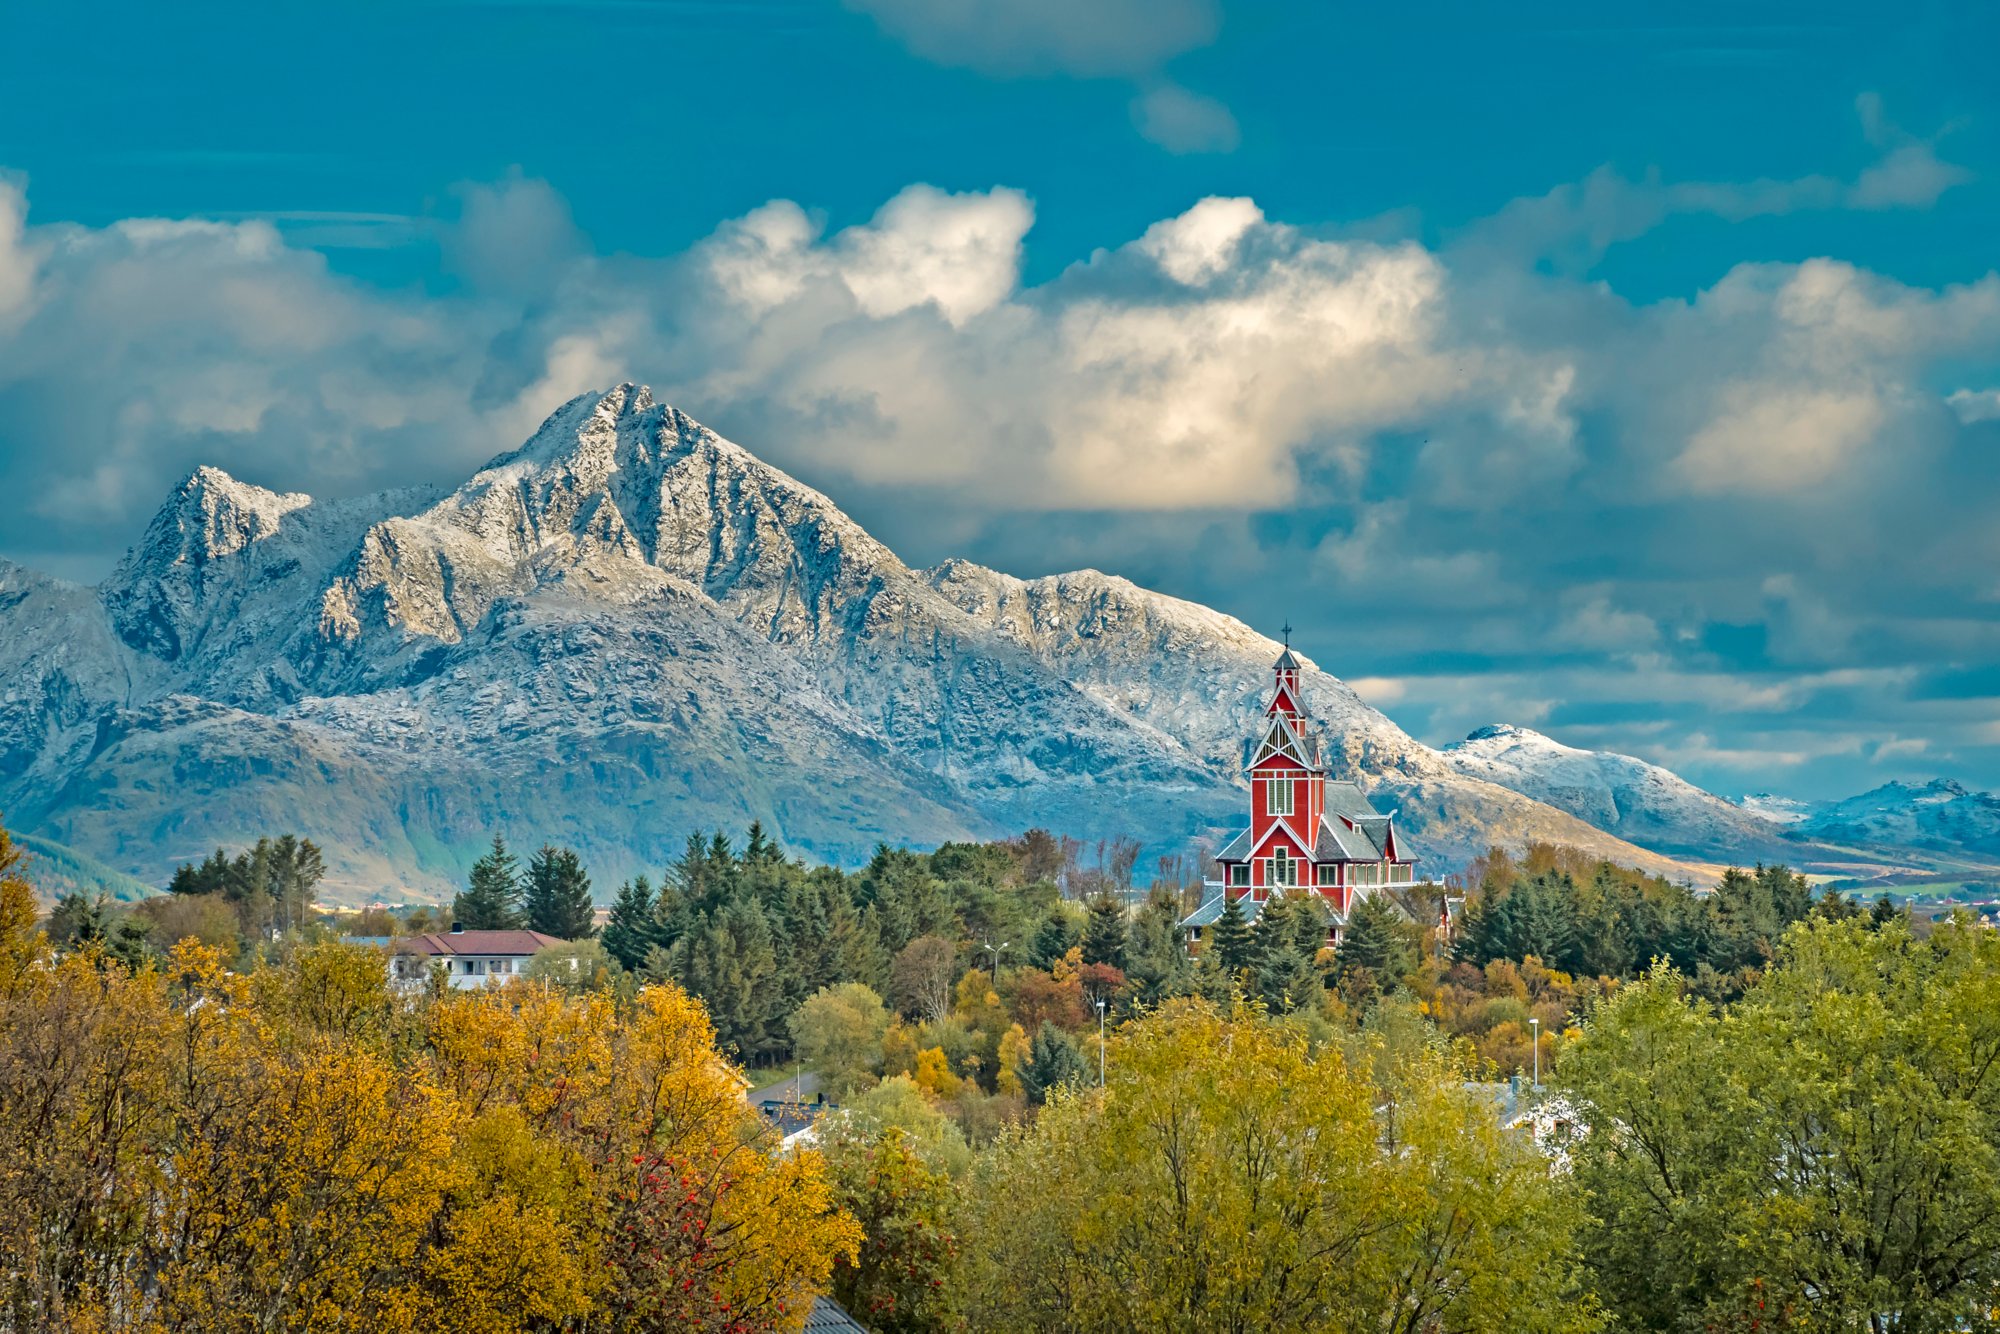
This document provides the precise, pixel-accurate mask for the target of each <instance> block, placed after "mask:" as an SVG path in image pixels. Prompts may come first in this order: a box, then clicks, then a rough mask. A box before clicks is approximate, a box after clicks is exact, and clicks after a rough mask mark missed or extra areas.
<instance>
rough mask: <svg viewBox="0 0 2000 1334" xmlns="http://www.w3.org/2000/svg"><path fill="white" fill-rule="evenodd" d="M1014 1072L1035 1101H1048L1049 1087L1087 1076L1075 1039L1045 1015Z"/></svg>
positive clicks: (1080, 1081)
mask: <svg viewBox="0 0 2000 1334" xmlns="http://www.w3.org/2000/svg"><path fill="white" fill-rule="evenodd" d="M1015 1073H1016V1074H1017V1075H1019V1076H1020V1078H1021V1091H1022V1092H1023V1093H1025V1094H1027V1095H1028V1101H1029V1102H1034V1103H1041V1102H1047V1101H1048V1098H1049V1090H1051V1089H1054V1088H1059V1087H1061V1086H1062V1085H1065V1084H1068V1085H1071V1086H1080V1085H1082V1084H1083V1083H1084V1082H1085V1081H1086V1080H1087V1079H1088V1077H1089V1069H1088V1067H1087V1066H1086V1064H1085V1062H1084V1059H1083V1052H1082V1050H1081V1049H1080V1048H1079V1047H1078V1046H1077V1045H1076V1039H1075V1038H1073V1037H1071V1036H1070V1035H1069V1034H1068V1033H1065V1032H1064V1031H1063V1030H1062V1029H1060V1028H1057V1027H1056V1026H1055V1025H1054V1024H1052V1023H1050V1022H1049V1021H1048V1020H1046V1019H1044V1020H1043V1021H1042V1027H1041V1031H1040V1032H1038V1033H1036V1034H1035V1040H1034V1042H1033V1043H1032V1044H1031V1045H1030V1046H1029V1048H1028V1059H1027V1060H1025V1061H1023V1062H1021V1064H1020V1065H1019V1066H1018V1067H1017V1068H1016V1069H1015Z"/></svg>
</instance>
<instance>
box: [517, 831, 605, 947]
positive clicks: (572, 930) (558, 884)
mask: <svg viewBox="0 0 2000 1334" xmlns="http://www.w3.org/2000/svg"><path fill="white" fill-rule="evenodd" d="M526 908H527V918H528V929H529V930H530V931H539V932H541V933H542V934H543V935H545V936H554V937H556V938H557V939H559V940H587V939H588V938H590V937H591V936H594V935H596V934H597V916H596V909H595V907H594V906H593V905H592V903H591V901H590V877H589V876H587V875H585V874H584V871H583V862H582V861H581V860H579V859H578V857H577V855H576V853H575V852H574V851H573V850H571V849H569V848H556V847H551V846H549V845H548V844H546V843H544V844H542V846H541V848H540V849H539V850H538V851H537V852H536V853H535V855H534V856H533V857H531V858H529V859H528V879H527V886H526Z"/></svg>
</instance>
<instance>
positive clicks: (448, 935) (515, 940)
mask: <svg viewBox="0 0 2000 1334" xmlns="http://www.w3.org/2000/svg"><path fill="white" fill-rule="evenodd" d="M568 943H569V942H567V941H564V940H558V939H556V938H555V937H554V936H546V935H543V934H542V933H541V932H539V931H466V930H463V929H462V928H460V927H459V925H458V924H457V923H456V922H454V923H452V928H451V930H449V931H431V932H427V933H425V934H424V935H420V936H404V937H402V938H401V939H399V940H398V941H396V944H395V948H394V950H393V951H392V952H391V954H390V956H389V976H390V977H391V978H392V979H394V980H395V981H397V982H399V983H401V984H403V985H405V986H412V987H417V986H422V985H423V983H424V979H425V978H427V977H429V976H430V970H431V966H432V965H433V964H436V963H442V964H443V965H444V967H445V973H446V975H447V977H448V978H449V980H450V982H451V985H452V986H454V987H456V988H458V989H459V990H461V991H467V990H474V989H477V988H479V987H485V986H499V985H500V984H501V983H503V982H506V981H507V980H508V979H510V978H512V977H514V976H516V975H518V974H520V973H522V972H525V971H526V970H527V967H528V960H529V959H532V958H533V957H534V956H535V953H536V951H538V950H541V949H545V948H547V947H548V946H550V945H566V944H568Z"/></svg>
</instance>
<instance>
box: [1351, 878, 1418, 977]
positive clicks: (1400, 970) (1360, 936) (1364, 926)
mask: <svg viewBox="0 0 2000 1334" xmlns="http://www.w3.org/2000/svg"><path fill="white" fill-rule="evenodd" d="M1411 934H1412V933H1411V931H1410V930H1409V924H1408V922H1407V921H1406V920H1405V919H1404V917H1403V915H1402V914H1401V913H1400V912H1398V911H1397V910H1396V908H1395V906H1394V905H1393V904H1391V903H1390V902H1389V900H1388V899H1386V898H1384V897H1383V896H1382V895H1380V894H1370V895H1367V896H1366V897H1364V898H1361V899H1358V900H1356V902H1355V903H1354V904H1353V906H1352V907H1351V908H1350V909H1349V910H1348V914H1347V929H1346V930H1345V931H1344V932H1342V933H1341V937H1340V950H1339V952H1338V956H1337V960H1336V963H1337V967H1338V968H1339V971H1340V976H1341V980H1342V981H1343V982H1349V981H1353V982H1355V983H1359V982H1361V981H1362V980H1363V979H1365V980H1366V981H1367V982H1368V983H1369V984H1370V985H1371V986H1372V988H1373V990H1375V991H1376V992H1377V993H1380V992H1384V991H1388V990H1391V989H1393V988H1394V987H1396V986H1397V985H1399V984H1400V983H1401V982H1402V980H1403V976H1404V975H1405V974H1406V973H1408V972H1409V971H1410V969H1412V968H1413V967H1415V966H1416V958H1417V954H1416V945H1415V943H1414V942H1413V941H1412V940H1411V939H1410V937H1411Z"/></svg>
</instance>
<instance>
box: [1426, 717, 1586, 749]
mask: <svg viewBox="0 0 2000 1334" xmlns="http://www.w3.org/2000/svg"><path fill="white" fill-rule="evenodd" d="M1482 741H1485V742H1493V741H1498V742H1530V743H1533V742H1541V743H1543V744H1546V745H1550V746H1559V745H1561V743H1560V742H1558V741H1556V740H1554V739H1553V738H1550V737H1547V736H1544V735H1542V734H1541V733H1540V732H1537V731H1535V730H1534V729H1533V728H1532V727H1519V726H1516V725H1515V724H1513V723H1488V724H1487V725H1486V726H1484V727H1478V728H1474V729H1473V730H1472V731H1470V732H1467V733H1466V734H1465V740H1464V741H1454V742H1452V743H1451V744H1450V745H1448V746H1446V747H1445V749H1446V750H1456V749H1459V748H1461V747H1464V746H1467V745H1473V744H1477V743H1479V742H1482ZM1565 749H1567V747H1565Z"/></svg>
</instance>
